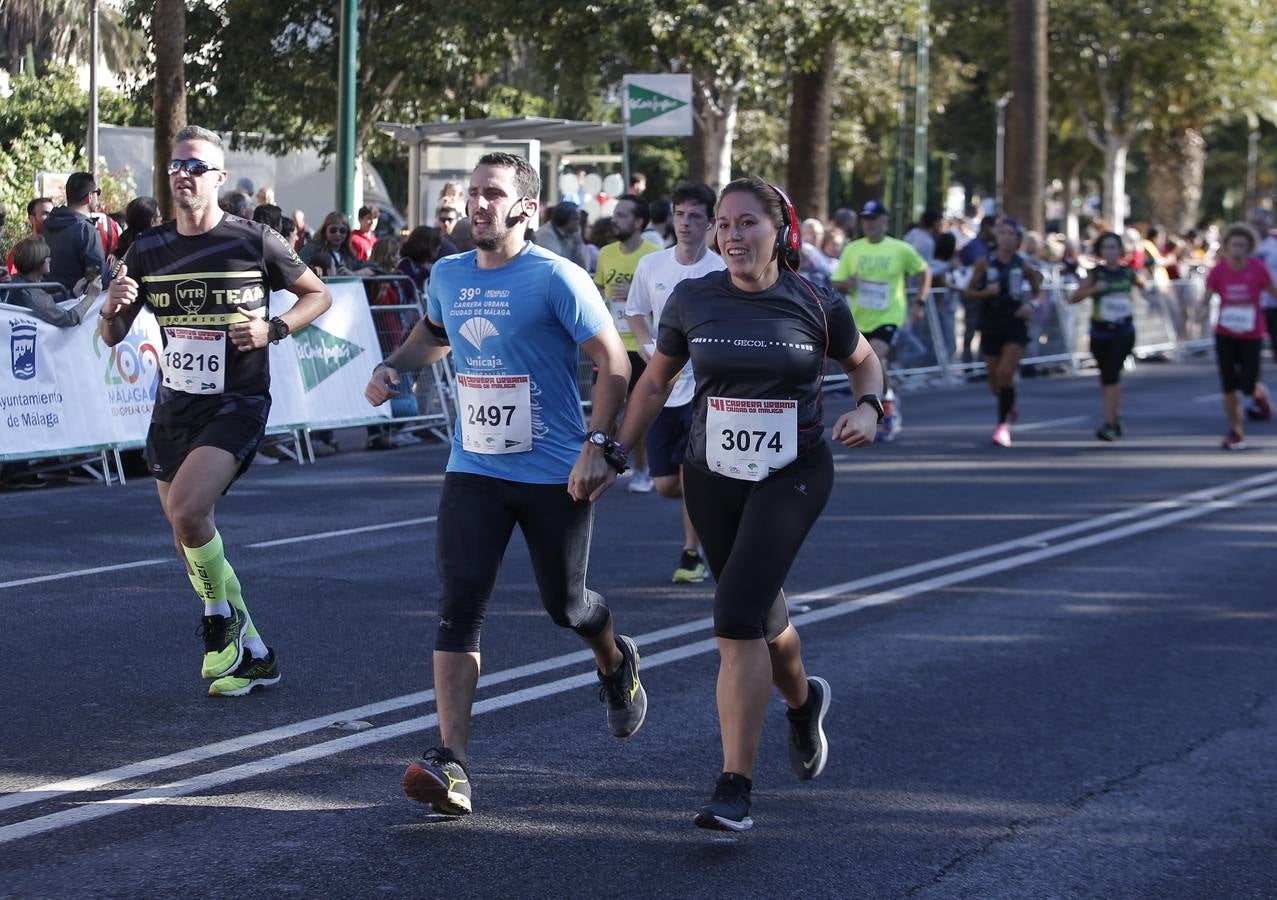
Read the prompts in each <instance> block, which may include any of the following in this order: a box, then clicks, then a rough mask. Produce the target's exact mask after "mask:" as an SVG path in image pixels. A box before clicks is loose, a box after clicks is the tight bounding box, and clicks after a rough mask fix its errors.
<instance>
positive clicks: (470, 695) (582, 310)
mask: <svg viewBox="0 0 1277 900" xmlns="http://www.w3.org/2000/svg"><path fill="white" fill-rule="evenodd" d="M540 192H541V179H540V177H539V176H538V175H537V173H536V171H535V170H534V169H533V168H532V167H531V166H529V165H528V163H527V161H526V160H524V159H522V158H521V157H518V156H512V155H510V154H505V153H490V154H488V155H486V156H484V157H483V158H481V159H480V160H479V164H478V166H476V167H475V170H474V173H473V174H472V175H471V178H470V189H469V199H468V201H467V213H468V215H469V218H470V226H471V232H472V236H473V238H474V242H475V247H476V249H475V250H472V251H470V252H468V253H463V254H460V255H457V256H450V257H448V258H446V259H443V260H440V261H439V262H437V263H435V266H434V268H433V269H432V270H431V273H430V285H429V289H428V294H429V301H428V304H427V309H426V317H425V318H424V319H423V320H422V321H421V322H420V323H418V324H417V326H416V327H415V328H413V330H412V332H411V333H410V334H409V335H408V337H407V339H405V341H404V343H403V345H402V346H401V347H400V348H399V349H398V350H396V351H395V352H394V353H392V354H390V356H388V357H387V358H386V360H385V361H384V362H383V363H381V364H380V365H379V366H377V368H376V369H374V370H373V374H372V378H371V380H370V381H369V383H368V387H367V389H366V390H365V396H366V397H367V398H368V402H369V403H371V404H372V405H374V406H379V405H380V404H382V403H384V402H386V400H387V399H389V398H390V397H391V396H392V395H393V394H394V393H395V388H396V386H397V385H398V384H399V373H400V372H401V371H406V370H410V369H418V368H422V367H425V366H428V365H430V364H432V363H434V362H436V361H437V360H439V359H442V358H443V356H444V355H445V354H446V353H447V352H448V351H449V350H450V349H451V350H452V351H453V360H454V363H455V365H456V369H457V409H458V412H457V422H456V428H455V429H454V434H453V440H452V453H451V455H450V456H449V458H448V467H447V474H446V475H445V477H444V486H443V493H442V495H441V496H440V498H439V518H438V523H437V533H438V548H437V565H438V574H439V583H440V589H441V595H440V599H439V629H438V634H437V636H436V639H435V651H434V678H435V697H436V703H437V706H438V714H439V734H440V746H439V747H435V748H432V749H430V750H427V751H426V752H425V754H423V756H422V758H421V759H419V760H416V761H415V762H413V763H412V764H411V765H410V766H409V767H408V771H407V772H406V773H405V775H404V791H405V793H407V794H408V796H409V797H411V798H413V799H414V800H418V801H420V802H422V803H428V804H430V805H431V806H432V807H433V808H434V809H435V811H437V812H440V813H443V814H445V815H466V814H468V813H470V812H471V810H472V806H471V790H470V778H469V772H468V770H467V765H466V745H467V743H468V742H469V737H470V710H471V705H472V703H473V701H474V693H475V687H476V685H477V683H478V680H479V632H480V628H481V626H482V624H483V618H484V612H485V610H486V608H487V605H488V600H489V598H490V596H491V594H492V589H493V586H494V584H495V582H496V578H497V571H498V569H499V568H500V566H501V560H502V557H503V556H504V554H505V548H506V545H507V544H508V543H509V540H510V535H511V534H512V532H513V530H514V526H515V525H518V526H519V529H520V530H521V531H522V532H523V536H524V539H525V540H526V541H527V544H528V552H529V555H530V556H531V560H532V568H533V571H534V573H535V575H536V580H537V586H538V588H539V589H540V593H541V602H542V604H543V605H544V606H545V609H546V611H547V612H548V613H549V614H550V617H551V618H552V619H553V620H554V622H555V624H557V625H559V626H561V627H564V628H571V629H572V630H573V631H575V632H576V633H577V634H579V635H580V636H581V637H582V638H583V639H584V640H585V642H586V644H587V645H589V647H590V649H591V650H592V651H593V653H594V658H595V661H596V664H597V667H598V670H599V672H598V676H599V680H600V681H601V682H602V684H603V688H604V689H603V690H602V691H601V692H600V696H602V697H603V698H604V700H605V701H606V703H607V724H608V730H609V731H610V732H611V733H612V735H613V736H614V737H617V738H622V739H624V738H628V737H630V736H632V735H633V734H634V733H635V732H636V731H638V729H639V727H640V726H641V725H642V724H643V719H644V716H645V715H646V713H647V694H646V692H645V691H644V690H643V686H642V684H641V683H640V681H639V677H638V668H639V655H638V648H637V647H636V646H635V644H634V641H633V640H632V639H631V638H628V637H626V636H624V635H616V634H615V632H614V630H613V626H612V615H611V613H610V612H609V611H608V608H607V606H606V605H605V604H604V602H603V598H602V597H601V596H599V595H598V594H596V593H595V592H594V591H591V590H589V589H588V588H586V586H585V571H586V563H587V557H588V555H589V547H590V530H591V526H592V520H593V507H592V506H591V504H590V502H589V500H588V498H589V496H590V494H591V493H592V492H593V491H594V490H595V489H596V488H598V487H599V486H600V485H602V484H603V482H604V481H605V474H606V473H607V471H608V466H609V465H620V466H623V465H624V462H623V460H624V457H625V452H624V448H622V447H620V446H619V445H617V444H615V442H614V441H612V439H611V433H612V431H613V428H614V426H615V421H616V416H617V413H618V411H619V410H620V408H621V403H622V401H623V400H624V399H625V392H626V387H627V385H628V383H629V373H630V364H629V359H628V357H627V356H626V352H625V346H624V344H622V343H621V338H620V335H618V334H617V331H616V327H615V325H613V320H612V315H611V313H610V312H609V311H608V309H607V306H606V305H605V304H604V301H603V300H602V299H601V298H600V297H599V293H598V291H597V290H595V288H594V285H593V283H592V282H591V281H590V276H589V274H588V273H587V272H586V271H585V270H584V269H582V268H580V267H579V266H576V265H574V264H573V263H571V262H569V261H568V260H565V259H563V258H562V257H560V256H557V255H556V254H554V253H551V252H549V251H548V250H545V249H543V248H541V247H538V246H536V245H535V244H533V243H531V242H529V241H527V240H526V239H525V237H524V232H525V230H526V224H525V223H526V222H528V221H535V220H536V213H537V207H538V197H539V195H540ZM580 350H584V351H585V353H586V354H587V355H588V356H589V357H590V359H591V360H593V362H594V364H595V365H596V366H597V367H598V371H599V377H598V381H597V382H596V383H595V386H594V393H593V395H592V401H593V405H592V407H591V409H592V412H591V417H590V426H589V431H588V432H587V430H586V427H585V425H584V423H583V422H582V420H581V408H580V404H579V402H578V393H577V383H576V371H577V360H578V356H579V352H580Z"/></svg>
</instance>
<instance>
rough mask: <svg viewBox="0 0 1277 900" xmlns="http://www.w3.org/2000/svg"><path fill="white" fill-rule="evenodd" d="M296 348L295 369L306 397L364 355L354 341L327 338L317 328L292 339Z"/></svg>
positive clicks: (305, 330)
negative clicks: (306, 394) (296, 367)
mask: <svg viewBox="0 0 1277 900" xmlns="http://www.w3.org/2000/svg"><path fill="white" fill-rule="evenodd" d="M293 340H294V342H295V343H296V345H297V348H296V349H297V365H298V366H299V367H300V368H301V373H302V384H303V385H305V387H306V393H308V394H309V393H310V392H311V391H313V390H314V389H315V388H317V387H318V386H319V385H320V383H321V382H323V380H324V379H325V378H327V377H328V376H329V375H333V374H335V373H336V372H337V370H338V369H340V368H341V367H342V366H344V365H346V363H348V362H350V361H351V360H352V359H354V358H355V357H356V356H358V355H359V354H361V353H363V352H364V348H363V347H360V346H359V345H358V344H356V343H355V342H354V341H348V340H346V339H345V338H340V337H338V336H337V335H335V334H329V333H328V332H327V331H324V329H322V328H320V327H319V326H318V325H310V326H308V327H306V328H303V329H302V330H301V331H299V332H297V333H296V334H295V335H293Z"/></svg>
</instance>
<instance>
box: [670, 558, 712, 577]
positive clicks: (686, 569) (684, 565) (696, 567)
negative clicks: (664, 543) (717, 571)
mask: <svg viewBox="0 0 1277 900" xmlns="http://www.w3.org/2000/svg"><path fill="white" fill-rule="evenodd" d="M707 575H709V569H707V568H706V567H705V560H704V559H702V558H701V554H700V551H699V550H684V551H683V555H682V556H681V557H679V560H678V568H677V569H675V570H674V577H673V578H672V579H670V580H671V581H673V582H674V583H675V584H699V583H700V582H702V581H704V580H705V577H706V576H707Z"/></svg>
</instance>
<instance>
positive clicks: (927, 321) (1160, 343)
mask: <svg viewBox="0 0 1277 900" xmlns="http://www.w3.org/2000/svg"><path fill="white" fill-rule="evenodd" d="M1043 278H1044V282H1043V286H1042V297H1043V300H1044V301H1045V302H1044V303H1043V304H1042V305H1041V306H1040V307H1039V308H1038V309H1036V310H1034V313H1033V315H1032V317H1031V318H1030V319H1029V321H1028V325H1029V345H1028V347H1027V348H1026V351H1025V355H1024V359H1023V361H1022V363H1021V364H1022V366H1032V367H1036V368H1038V369H1039V370H1043V369H1045V370H1047V371H1050V370H1051V369H1053V368H1055V369H1058V370H1060V371H1063V372H1068V373H1076V372H1077V371H1079V370H1080V369H1082V368H1086V367H1090V366H1092V365H1094V361H1093V359H1092V357H1091V354H1090V351H1089V335H1090V320H1091V300H1090V299H1089V298H1088V299H1086V300H1082V301H1080V302H1079V303H1076V304H1071V303H1069V297H1071V296H1072V294H1073V292H1074V291H1075V290H1076V289H1077V286H1078V284H1079V282H1078V281H1076V280H1074V279H1069V278H1066V277H1064V276H1063V275H1062V274H1061V273H1060V272H1059V270H1048V271H1046V272H1044V273H1043ZM961 293H962V292H961V291H959V290H958V289H956V288H949V287H945V286H939V287H933V288H932V289H931V291H930V293H929V294H928V295H927V302H926V305H925V307H924V309H925V312H926V315H925V316H924V317H923V318H921V319H916V318H914V317H913V316H912V315H910V316H909V317H907V318H906V321H905V324H904V326H903V327H902V328H901V329H900V330H899V331H898V332H897V333H896V339H895V343H894V344H893V345H892V358H891V362H890V372H891V377H892V381H893V383H894V384H896V385H898V386H901V387H906V388H910V389H913V388H919V387H934V386H939V385H945V384H955V383H958V382H961V381H964V380H966V379H967V378H969V377H971V376H977V375H982V374H983V373H984V371H985V364H984V360H983V358H982V356H981V355H980V349H979V348H980V338H979V335H978V333H977V334H976V336H975V340H974V343H973V344H972V350H973V359H972V360H971V361H970V362H964V361H962V357H961V347H962V345H963V344H964V343H965V342H966V335H967V333H968V330H969V329H970V330H975V329H976V327H977V325H976V323H975V322H972V321H970V319H969V317H968V311H969V307H968V306H967V305H966V304H964V303H963V302H962V299H961ZM908 296H909V300H910V301H911V303H910V308H912V301H913V299H914V298H916V296H917V293H916V292H914V291H910V292H909V293H908ZM1205 301H1206V283H1205V273H1204V270H1203V271H1195V272H1193V273H1192V275H1190V277H1188V278H1184V279H1180V280H1178V281H1171V282H1169V284H1165V285H1162V286H1152V285H1150V287H1149V289H1148V290H1147V291H1144V292H1143V294H1142V296H1141V297H1140V299H1138V300H1137V302H1136V304H1135V315H1134V321H1135V350H1134V354H1133V355H1134V357H1135V358H1136V359H1149V358H1154V357H1166V356H1170V357H1172V358H1176V359H1178V358H1182V357H1183V356H1185V355H1187V354H1191V353H1200V352H1202V351H1205V350H1209V349H1210V348H1211V347H1213V346H1214V340H1213V338H1212V336H1211V328H1210V324H1209V321H1208V318H1207V315H1206V314H1207V312H1208V311H1207V310H1205V309H1203V304H1204V303H1205ZM847 381H848V379H847V375H846V373H845V372H843V371H842V368H841V367H840V366H839V365H838V364H837V363H835V362H833V361H827V362H826V369H825V390H826V391H830V390H842V389H845V387H846V385H847Z"/></svg>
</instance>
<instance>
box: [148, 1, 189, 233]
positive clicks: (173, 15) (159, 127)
mask: <svg viewBox="0 0 1277 900" xmlns="http://www.w3.org/2000/svg"><path fill="white" fill-rule="evenodd" d="M151 25H152V28H153V29H154V32H155V103H154V110H155V199H156V201H157V202H158V203H159V205H160V210H161V212H163V214H164V216H165V218H169V217H171V216H173V215H174V213H175V210H174V209H173V190H172V187H171V186H170V185H169V180H168V176H167V175H165V165H166V164H167V162H168V160H169V151H170V150H171V149H172V147H173V136H174V135H175V134H177V133H178V132H179V131H181V130H182V129H183V128H185V127H186V64H185V48H186V2H185V0H155V11H154V15H153V17H152V20H151Z"/></svg>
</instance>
